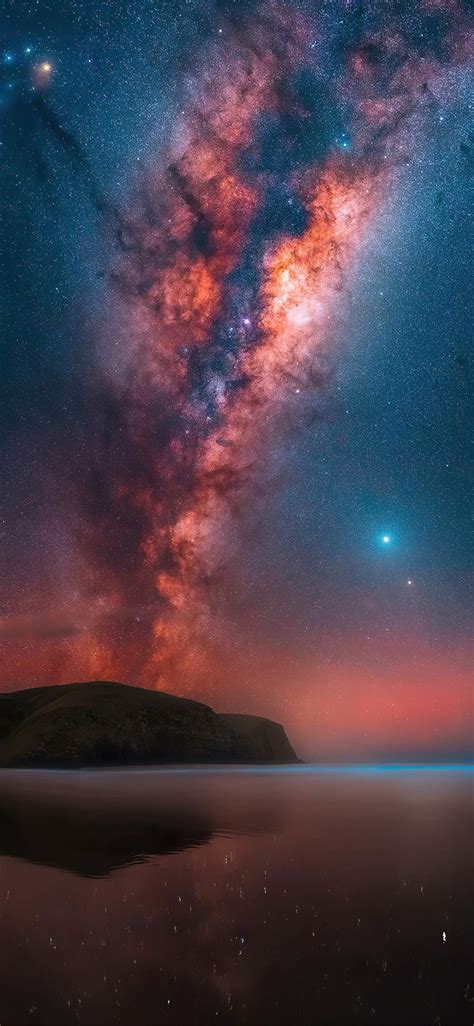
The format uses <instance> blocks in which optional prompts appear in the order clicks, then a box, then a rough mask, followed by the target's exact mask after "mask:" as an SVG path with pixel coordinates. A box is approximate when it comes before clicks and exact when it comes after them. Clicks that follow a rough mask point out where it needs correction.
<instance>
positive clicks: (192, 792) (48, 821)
mask: <svg viewBox="0 0 474 1026" xmlns="http://www.w3.org/2000/svg"><path fill="white" fill-rule="evenodd" d="M157 772H158V774H159V775H157ZM186 775H187V777H188V781H187V784H186V786H185V787H183V783H182V780H181V774H180V772H179V770H178V771H174V772H173V773H172V774H170V775H168V774H166V773H165V774H162V773H161V772H160V771H155V772H154V771H150V770H148V771H147V770H145V771H134V770H127V771H122V772H120V771H119V772H117V771H113V770H112V771H99V772H97V771H96V772H73V773H68V772H57V771H53V772H47V771H46V772H45V771H34V772H29V771H20V772H18V771H15V772H5V773H3V774H0V856H1V855H8V856H10V857H14V858H19V859H24V860H27V861H28V862H32V863H37V864H39V865H45V866H52V867H55V868H57V869H66V870H69V871H70V872H72V873H77V874H79V875H80V876H84V877H102V876H106V875H107V874H108V873H110V872H112V871H113V870H115V869H119V868H120V867H124V866H128V865H133V864H134V863H140V862H146V861H147V860H148V859H150V858H152V857H154V856H160V855H169V854H176V853H178V852H180V851H185V850H186V849H187V848H195V847H198V846H199V845H202V844H207V843H208V842H209V841H210V840H211V839H212V838H213V837H214V836H215V835H216V834H226V833H233V834H239V833H247V834H253V833H260V832H262V831H263V832H265V831H273V832H275V831H277V830H278V826H279V824H281V822H282V809H281V807H280V805H279V804H277V803H276V802H275V800H274V798H275V796H274V797H273V800H272V799H271V800H270V801H269V802H268V803H267V804H266V805H265V807H264V808H262V807H261V804H260V802H258V801H257V803H256V802H255V801H252V800H249V798H248V797H245V798H244V800H242V795H241V791H240V787H239V786H238V783H237V780H236V777H235V775H232V774H231V773H229V772H227V773H225V771H224V776H225V777H226V778H227V780H228V781H230V779H232V777H233V779H234V784H237V786H236V787H235V786H234V793H233V795H232V787H231V786H229V783H228V787H227V790H226V793H225V796H224V795H223V793H222V775H221V774H218V775H217V776H216V774H215V773H214V774H213V780H212V781H210V782H208V783H207V785H206V786H205V787H203V786H202V785H203V782H204V780H205V776H206V773H205V771H203V772H202V773H201V774H195V775H193V774H189V770H187V771H186ZM163 780H166V786H165V787H164V786H163ZM216 785H217V786H216ZM270 798H271V796H270ZM230 799H231V800H230Z"/></svg>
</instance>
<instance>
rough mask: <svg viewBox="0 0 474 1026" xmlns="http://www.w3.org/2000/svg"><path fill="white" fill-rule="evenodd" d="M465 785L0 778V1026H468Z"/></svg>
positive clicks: (437, 780) (376, 778) (437, 777)
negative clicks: (24, 1025)
mask: <svg viewBox="0 0 474 1026" xmlns="http://www.w3.org/2000/svg"><path fill="white" fill-rule="evenodd" d="M472 784H473V775H472V771H470V770H468V769H466V768H461V767H453V768H451V769H450V771H449V772H447V771H446V769H442V768H438V769H434V770H430V769H428V768H427V767H425V768H424V770H423V771H420V770H419V769H417V770H415V769H409V770H408V771H406V770H401V769H400V767H399V768H398V769H394V768H391V769H389V770H387V769H385V770H383V769H378V770H377V769H376V768H374V767H372V768H371V769H370V771H369V772H367V771H364V772H362V771H361V768H359V769H358V770H357V771H355V772H354V770H351V769H348V768H347V767H346V768H344V769H343V770H339V771H334V770H330V769H329V768H326V769H323V770H322V769H321V767H319V768H314V767H298V768H297V769H296V770H294V769H293V770H290V771H284V770H283V771H282V770H277V771H272V770H269V771H264V772H262V771H255V770H252V769H250V768H247V769H245V771H242V770H241V769H231V770H229V769H224V768H222V769H221V768H218V769H212V770H210V769H202V770H201V769H196V770H190V769H189V768H188V769H187V770H183V769H179V768H178V769H173V770H171V769H170V770H167V771H162V770H158V771H153V770H148V769H146V770H132V771H128V770H126V771H101V772H91V771H84V772H79V773H74V774H72V773H63V772H30V771H15V772H3V773H2V774H0V827H1V830H0V859H1V870H2V875H1V887H0V940H1V946H2V960H1V963H0V1022H1V1023H2V1026H18V1024H19V1023H26V1022H31V1023H41V1024H48V1026H68V1024H69V1023H71V1024H76V1023H79V1024H80V1026H96V1024H97V1023H101V1024H104V1026H109V1024H110V1026H112V1024H118V1026H129V1024H131V1023H136V1022H138V1023H140V1024H142V1026H148V1024H149V1026H151V1024H156V1023H172V1024H175V1026H187V1024H196V1026H200V1024H204V1023H206V1024H207V1023H210V1022H220V1023H226V1024H229V1026H231V1024H236V1026H237V1024H238V1026H241V1024H248V1026H257V1024H259V1026H261V1024H269V1026H273V1024H278V1026H283V1024H287V1023H290V1022H294V1023H296V1022H301V1023H307V1024H313V1023H316V1022H318V1023H331V1024H332V1023H334V1024H343V1023H344V1024H347V1023H368V1022H373V1023H377V1024H385V1023H387V1024H395V1023H401V1022H404V1023H417V1024H418V1023H420V1024H428V1023H442V1024H453V1026H454V1024H461V1023H466V1024H468V1023H472V1020H473V1008H474V1002H473V998H474V989H473V986H472V974H471V972H470V964H469V957H468V952H469V950H470V943H469V942H470V940H472V914H471V912H472V871H471V867H472V855H473V830H472V808H473V806H472V797H473V790H472Z"/></svg>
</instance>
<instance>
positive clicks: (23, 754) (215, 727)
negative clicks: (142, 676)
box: [0, 681, 298, 767]
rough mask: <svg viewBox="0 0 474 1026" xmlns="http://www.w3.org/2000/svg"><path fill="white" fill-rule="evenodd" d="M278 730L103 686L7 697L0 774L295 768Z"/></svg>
mask: <svg viewBox="0 0 474 1026" xmlns="http://www.w3.org/2000/svg"><path fill="white" fill-rule="evenodd" d="M297 761H298V759H297V757H296V755H295V752H294V751H293V749H292V747H291V745H290V743H289V741H288V738H287V736H286V734H285V731H284V729H283V727H282V726H280V724H278V723H273V722H272V721H271V720H266V719H263V718H261V717H258V716H244V715H230V714H225V715H218V714H217V713H215V712H214V711H213V710H212V709H211V708H210V707H209V706H207V705H203V704H202V703H201V702H195V701H191V700H189V699H185V698H177V697H175V696H174V695H169V694H167V693H165V692H160V691H148V690H144V689H143V688H135V687H128V686H127V685H125V684H115V683H110V682H103V681H93V682H90V683H81V684H65V685H59V686H53V687H43V688H33V689H31V690H29V691H15V692H12V693H9V694H4V695H0V766H4V767H5V766H43V767H48V766H62V767H79V766H99V765H130V764H140V763H141V764H153V763H154V764H160V763H161V764H165V763H206V762H207V763H209V762H210V763H212V762H213V763H239V762H240V763H246V762H247V763H267V762H269V763H292V762H297Z"/></svg>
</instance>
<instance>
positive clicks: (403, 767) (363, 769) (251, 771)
mask: <svg viewBox="0 0 474 1026" xmlns="http://www.w3.org/2000/svg"><path fill="white" fill-rule="evenodd" d="M69 773H70V774H73V775H74V776H76V777H77V776H78V775H92V774H102V773H108V774H113V775H114V776H119V775H121V774H127V775H129V774H133V775H134V776H137V775H139V774H147V775H151V774H158V775H160V776H164V775H165V774H166V775H173V776H183V775H187V776H206V775H211V776H217V775H219V776H222V775H224V774H226V775H233V776H234V775H235V776H238V775H256V774H260V775H270V774H298V775H318V774H321V775H327V776H330V775H335V774H338V775H341V776H365V775H366V776H382V775H384V774H396V773H398V774H402V773H443V774H444V773H474V762H449V763H445V762H440V763H433V762H412V763H408V762H387V763H383V762H382V763H347V764H346V763H339V764H331V763H302V764H299V765H296V766H293V765H283V766H272V765H264V766H256V765H245V766H242V765H240V766H232V765H229V764H228V763H222V764H220V765H212V766H209V765H204V764H201V765H199V764H196V765H192V766H188V765H185V766H183V765H181V766H178V765H176V766H170V765H168V766H121V767H112V766H102V767H97V766H90V767H83V768H81V769H57V768H55V769H43V768H41V769H40V768H38V769H27V768H22V769H13V770H11V769H3V770H0V780H1V778H2V776H3V775H8V776H9V777H10V778H11V777H15V776H19V775H21V774H28V775H30V776H31V775H34V776H39V775H40V774H45V775H48V776H51V775H53V774H60V775H61V776H63V775H64V774H69Z"/></svg>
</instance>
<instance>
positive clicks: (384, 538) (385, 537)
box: [382, 534, 392, 545]
mask: <svg viewBox="0 0 474 1026" xmlns="http://www.w3.org/2000/svg"><path fill="white" fill-rule="evenodd" d="M391 541H392V536H391V535H390V534H383V535H382V545H390V543H391Z"/></svg>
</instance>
